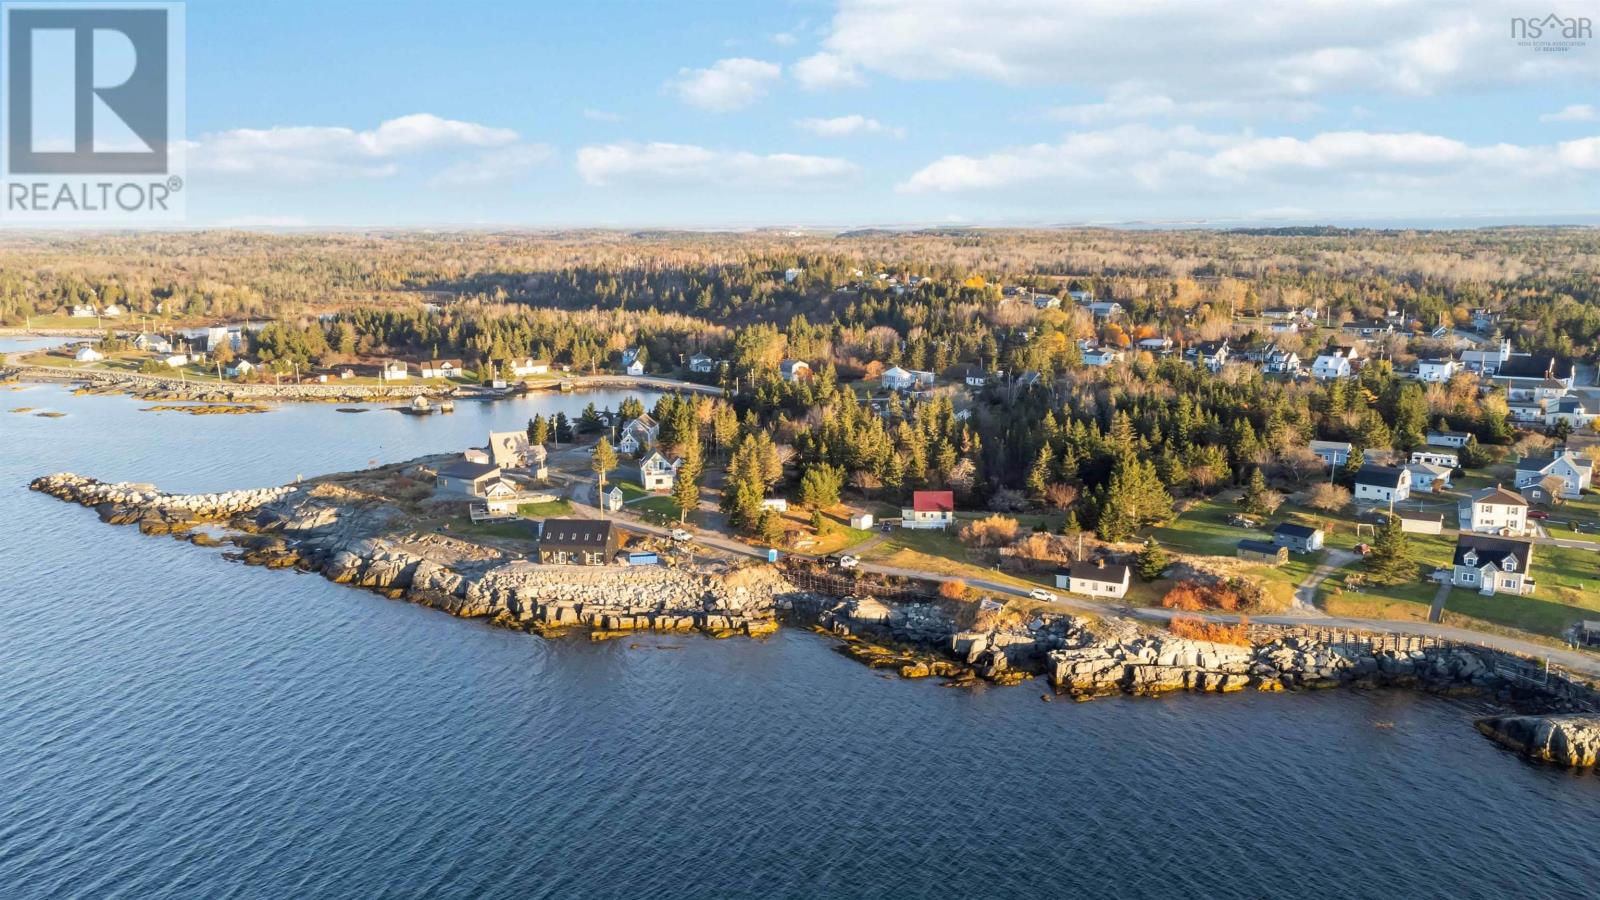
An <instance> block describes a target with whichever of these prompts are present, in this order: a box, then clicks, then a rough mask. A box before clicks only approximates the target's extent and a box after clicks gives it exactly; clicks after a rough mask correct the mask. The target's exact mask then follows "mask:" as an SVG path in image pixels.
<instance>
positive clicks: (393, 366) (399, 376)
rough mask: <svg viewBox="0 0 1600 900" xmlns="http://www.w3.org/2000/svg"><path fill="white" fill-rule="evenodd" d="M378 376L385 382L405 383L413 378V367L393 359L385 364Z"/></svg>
mask: <svg viewBox="0 0 1600 900" xmlns="http://www.w3.org/2000/svg"><path fill="white" fill-rule="evenodd" d="M378 374H379V376H380V377H381V378H382V379H383V380H384V381H405V380H406V379H407V378H410V377H411V367H410V366H407V365H406V364H405V363H403V362H401V361H400V360H398V359H391V360H389V361H388V362H386V363H384V364H383V367H382V368H381V369H379V370H378Z"/></svg>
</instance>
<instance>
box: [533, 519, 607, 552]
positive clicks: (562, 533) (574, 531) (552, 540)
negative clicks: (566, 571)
mask: <svg viewBox="0 0 1600 900" xmlns="http://www.w3.org/2000/svg"><path fill="white" fill-rule="evenodd" d="M610 541H611V523H610V522H609V521H600V520H596V519H545V520H544V528H543V529H542V530H541V531H540V532H539V549H541V550H566V549H572V550H594V549H604V548H605V547H606V545H607V544H609V543H610Z"/></svg>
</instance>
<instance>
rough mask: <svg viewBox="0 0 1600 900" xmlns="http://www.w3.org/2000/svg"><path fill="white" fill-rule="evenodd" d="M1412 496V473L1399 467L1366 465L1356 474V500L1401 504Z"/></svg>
mask: <svg viewBox="0 0 1600 900" xmlns="http://www.w3.org/2000/svg"><path fill="white" fill-rule="evenodd" d="M1409 496H1411V473H1410V472H1408V471H1406V470H1405V469H1402V468H1399V467H1397V466H1374V465H1365V466H1362V467H1361V470H1360V471H1359V472H1357V473H1356V490H1355V499H1356V500H1368V501H1372V502H1374V503H1390V504H1392V503H1399V502H1400V501H1402V500H1404V499H1406V498H1407V497H1409Z"/></svg>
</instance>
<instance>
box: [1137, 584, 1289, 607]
mask: <svg viewBox="0 0 1600 900" xmlns="http://www.w3.org/2000/svg"><path fill="white" fill-rule="evenodd" d="M1264 595H1265V594H1264V592H1263V591H1262V590H1261V589H1260V588H1259V587H1257V586H1255V585H1252V584H1250V583H1248V582H1243V581H1239V580H1234V581H1231V582H1228V583H1222V582H1218V583H1216V584H1201V583H1200V582H1198V581H1180V582H1178V583H1177V584H1175V585H1173V586H1172V589H1171V590H1169V591H1167V594H1166V596H1164V597H1162V598H1161V605H1162V606H1165V607H1166V608H1167V609H1177V610H1182V611H1184V612H1200V611H1201V610H1208V609H1220V610H1223V611H1224V612H1234V611H1236V610H1239V609H1241V608H1243V607H1246V606H1252V605H1255V604H1257V603H1259V602H1260V600H1261V598H1262V597H1263V596H1264Z"/></svg>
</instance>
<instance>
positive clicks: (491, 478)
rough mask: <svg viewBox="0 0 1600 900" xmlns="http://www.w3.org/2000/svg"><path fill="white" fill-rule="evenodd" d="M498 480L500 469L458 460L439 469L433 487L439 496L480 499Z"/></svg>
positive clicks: (491, 464) (493, 465)
mask: <svg viewBox="0 0 1600 900" xmlns="http://www.w3.org/2000/svg"><path fill="white" fill-rule="evenodd" d="M499 480H500V467H499V466H497V465H495V464H494V463H492V462H489V463H479V462H471V461H470V460H466V459H458V460H455V461H453V462H449V463H446V464H445V465H442V466H440V467H439V470H438V473H437V475H436V477H435V479H434V486H435V487H436V488H438V491H439V493H441V494H450V495H458V496H462V497H481V496H483V495H484V492H485V491H486V490H487V489H488V487H489V485H490V484H492V483H494V482H497V481H499Z"/></svg>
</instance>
